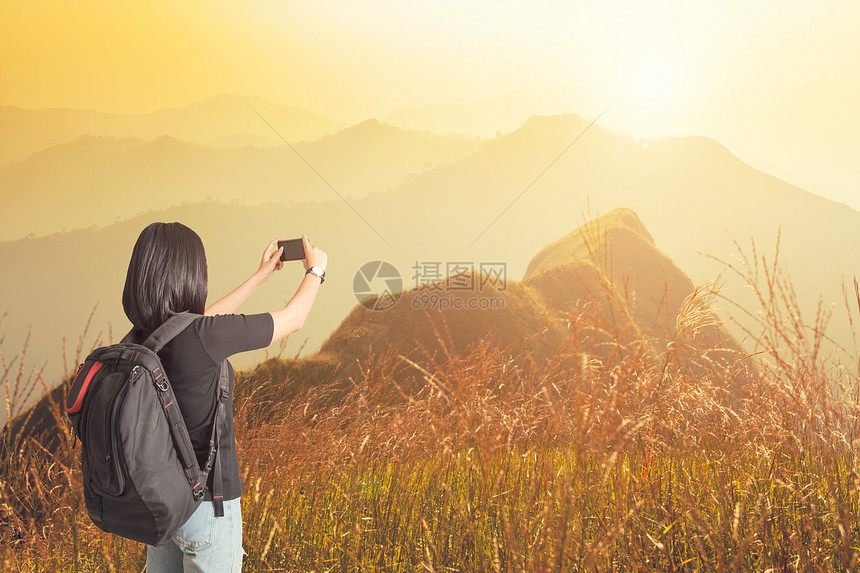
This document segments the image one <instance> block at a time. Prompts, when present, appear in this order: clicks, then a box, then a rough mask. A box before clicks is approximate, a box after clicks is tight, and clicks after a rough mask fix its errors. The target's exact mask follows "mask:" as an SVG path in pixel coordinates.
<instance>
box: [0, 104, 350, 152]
mask: <svg viewBox="0 0 860 573" xmlns="http://www.w3.org/2000/svg"><path fill="white" fill-rule="evenodd" d="M257 113H259V114H260V115H261V116H263V117H264V118H265V119H266V121H268V122H269V123H270V124H271V125H272V126H274V127H275V129H277V131H278V133H280V134H281V136H283V137H284V138H285V139H286V140H287V141H289V142H290V143H297V142H299V141H309V140H314V139H319V138H320V137H322V136H323V135H327V134H330V133H334V132H335V131H337V130H338V129H341V128H343V127H345V124H344V123H343V122H340V121H336V120H333V119H330V118H328V117H325V116H323V115H320V114H317V113H313V112H310V111H307V110H304V109H300V108H295V107H287V106H283V105H280V104H276V103H273V102H270V101H268V100H265V99H263V98H259V97H250V96H236V95H229V94H223V95H219V96H214V97H211V98H209V99H207V100H206V101H203V102H199V103H194V104H191V105H187V106H184V107H178V108H170V109H161V110H158V111H154V112H151V113H142V114H111V113H102V112H97V111H91V110H83V109H63V108H57V109H24V108H20V107H15V106H0V165H4V164H8V163H11V162H13V161H18V160H21V159H24V158H25V157H27V156H29V155H30V154H32V153H35V152H37V151H39V150H41V149H44V148H46V147H48V146H51V145H57V144H61V143H68V142H70V141H74V140H75V139H77V138H79V137H81V136H83V135H94V136H110V137H139V138H142V139H153V138H155V137H159V136H162V135H169V136H172V137H175V138H178V139H184V140H187V141H190V142H193V143H198V144H209V143H215V142H217V143H218V144H219V145H241V144H244V142H246V141H248V138H249V137H253V138H254V140H255V141H257V142H260V141H265V142H268V143H269V144H271V145H280V144H281V143H282V142H281V140H280V138H279V137H278V135H277V134H275V133H274V132H273V131H272V129H271V128H270V127H269V126H268V125H266V123H265V122H264V121H263V120H261V119H260V116H258V115H257Z"/></svg>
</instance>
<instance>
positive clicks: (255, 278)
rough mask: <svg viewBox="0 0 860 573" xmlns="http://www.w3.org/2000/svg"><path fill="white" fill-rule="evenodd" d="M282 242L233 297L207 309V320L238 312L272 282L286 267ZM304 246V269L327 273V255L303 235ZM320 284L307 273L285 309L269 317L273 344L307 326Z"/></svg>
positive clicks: (269, 251)
mask: <svg viewBox="0 0 860 573" xmlns="http://www.w3.org/2000/svg"><path fill="white" fill-rule="evenodd" d="M280 240H283V238H282V237H279V238H277V239H275V240H273V241H272V242H271V243H269V244H268V245H267V246H266V250H265V251H264V252H263V258H262V260H261V261H260V268H258V269H257V271H256V272H255V273H254V274H253V275H251V277H250V278H248V280H246V281H245V282H243V283H242V284H241V285H239V286H238V287H236V288H235V289H234V290H233V291H232V292H231V293H230V294H228V295H226V296H225V297H223V298H221V299H220V300H218V301H217V302H215V303H213V304H212V305H211V306H209V308H207V309H206V315H207V316H214V315H216V314H233V313H236V312H238V311H239V309H240V308H241V307H242V305H243V304H245V302H246V301H247V300H248V299H249V298H251V295H252V294H254V292H255V291H256V290H257V288H259V286H260V285H261V284H263V283H264V282H266V281H267V280H269V278H270V277H271V276H272V274H273V273H274V272H275V271H279V270H281V269H282V268H283V267H284V263H283V262H282V261H281V252H282V249H279V248H278V241H280ZM302 244H303V245H304V248H305V258H304V259H302V265H303V266H304V268H305V270H307V269H309V268H310V267H313V266H316V267H320V268H322V269H323V270H325V268H326V265H327V263H328V255H326V253H325V251H323V250H322V249H320V248H319V247H317V246H311V245H310V244H309V242H308V237H307V235H302ZM320 284H322V281H321V280H320V278H319V277H317V276H316V275H314V274H308V273H305V275H304V276H303V277H302V282H301V283H300V284H299V288H298V289H297V290H296V293H295V294H294V295H293V296H292V298H291V299H290V300H289V301H288V302H287V304H286V305H285V306H284V307H283V308H281V309H278V310H276V311H274V312H271V313H270V314H271V315H272V320H273V322H274V332H273V335H272V342H277V341H278V340H281V339H282V338H284V337H285V336H287V335H288V334H291V333H293V332H295V331H297V330H299V329H300V328H301V327H302V326H303V325H304V323H305V319H307V317H308V314H309V313H310V311H311V307H312V306H313V304H314V300H316V296H317V291H318V290H319V288H320Z"/></svg>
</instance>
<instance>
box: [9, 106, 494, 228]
mask: <svg viewBox="0 0 860 573" xmlns="http://www.w3.org/2000/svg"><path fill="white" fill-rule="evenodd" d="M257 119H258V121H259V118H257ZM267 129H268V127H267ZM483 143H484V142H483V141H481V140H478V139H475V138H470V139H462V138H452V137H444V136H438V135H432V134H429V133H426V132H414V131H404V130H401V129H399V128H396V127H391V126H388V125H384V124H381V123H380V122H378V121H377V120H368V121H365V122H363V123H360V124H358V125H355V126H352V127H349V128H347V129H344V130H340V131H337V132H336V133H333V134H331V135H327V136H325V137H322V138H320V139H318V140H316V141H312V142H306V143H296V144H295V145H294V146H293V147H294V148H295V150H296V151H297V152H298V154H299V155H297V153H296V151H293V149H290V148H289V147H288V146H286V145H284V144H283V142H280V145H277V146H270V147H266V148H259V147H248V146H245V147H238V148H222V147H207V146H200V145H198V144H194V143H191V142H188V141H185V140H179V139H177V138H175V137H173V136H169V135H160V136H158V137H155V138H153V139H149V140H146V139H141V138H114V137H107V136H99V137H96V136H91V135H86V136H81V137H79V138H77V139H75V140H74V141H71V142H69V143H63V144H58V145H54V146H51V147H49V148H47V149H45V150H42V151H39V152H37V153H35V154H34V155H32V156H30V157H29V158H27V159H24V160H22V161H19V162H17V163H14V164H11V165H7V166H3V167H0V198H2V201H3V204H4V211H5V213H4V214H5V216H6V221H5V224H4V225H3V227H2V228H0V240H10V239H17V238H21V237H24V236H27V235H29V234H31V233H32V234H35V235H44V234H47V233H50V232H55V231H57V230H58V229H64V228H65V229H68V230H72V229H76V228H86V227H90V226H92V225H98V226H104V225H106V224H109V223H112V222H114V221H116V220H117V219H126V218H129V217H131V216H134V215H137V214H138V213H140V212H141V211H143V210H145V209H163V208H167V207H171V206H173V205H175V204H177V203H179V202H180V201H184V202H190V203H195V202H199V201H206V200H219V201H224V202H239V203H245V204H257V205H259V204H265V203H273V204H278V203H280V204H289V203H295V202H307V201H330V200H332V199H334V198H337V194H340V195H343V196H345V197H351V198H356V197H362V196H365V195H367V194H368V193H371V192H381V191H385V190H387V189H389V188H391V187H394V186H396V185H398V184H401V183H403V182H404V181H406V180H408V179H409V178H410V177H414V176H415V175H417V174H419V173H421V172H422V171H425V170H427V169H432V168H434V167H437V166H438V165H441V164H445V163H448V162H451V161H455V160H457V159H460V158H462V157H464V156H467V155H470V154H471V153H473V152H474V151H475V150H476V149H478V148H479V147H480V146H481V145H483ZM306 162H307V163H306ZM314 170H316V172H315V171H314ZM317 173H319V174H320V175H322V177H323V178H324V179H325V181H323V179H322V178H320V175H318V174H317ZM327 183H328V184H330V185H332V186H333V187H334V189H335V190H336V191H337V194H336V193H335V192H333V191H332V189H331V188H329V187H328V185H327Z"/></svg>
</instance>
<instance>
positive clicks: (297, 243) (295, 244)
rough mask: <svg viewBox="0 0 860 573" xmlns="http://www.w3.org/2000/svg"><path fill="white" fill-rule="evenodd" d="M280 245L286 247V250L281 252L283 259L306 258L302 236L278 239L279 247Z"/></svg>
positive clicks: (297, 259) (295, 259)
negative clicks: (286, 239) (283, 239)
mask: <svg viewBox="0 0 860 573" xmlns="http://www.w3.org/2000/svg"><path fill="white" fill-rule="evenodd" d="M280 247H284V252H282V253H281V260H282V261H299V260H301V259H303V258H305V246H304V245H303V244H302V240H301V238H298V239H290V240H289V241H278V248H280Z"/></svg>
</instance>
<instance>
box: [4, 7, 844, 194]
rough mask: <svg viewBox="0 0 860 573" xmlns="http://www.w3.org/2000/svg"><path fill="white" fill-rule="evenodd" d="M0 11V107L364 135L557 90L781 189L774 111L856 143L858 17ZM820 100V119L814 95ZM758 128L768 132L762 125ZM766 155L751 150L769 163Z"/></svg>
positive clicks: (809, 10) (718, 10) (768, 11)
mask: <svg viewBox="0 0 860 573" xmlns="http://www.w3.org/2000/svg"><path fill="white" fill-rule="evenodd" d="M0 6H2V8H0V10H2V13H0V104H11V105H16V106H20V107H27V108H41V107H71V108H87V109H94V110H99V111H106V112H123V113H144V112H149V111H154V110H157V109H161V108H164V107H179V106H183V105H187V104H190V103H194V102H198V101H202V100H204V99H206V98H208V97H211V96H213V95H218V94H222V93H233V94H239V95H254V96H261V97H264V98H267V99H270V100H272V101H275V102H278V103H282V104H286V105H293V106H297V107H302V108H306V109H309V110H312V111H316V112H320V113H323V114H326V115H329V116H331V117H333V118H336V119H340V120H344V121H348V122H358V121H362V120H364V119H368V118H370V117H377V118H385V117H386V116H387V115H388V114H389V113H391V112H392V111H394V110H396V109H397V108H400V107H408V106H422V105H436V104H458V103H464V102H472V101H480V100H483V99H489V98H494V97H498V96H500V95H503V94H506V93H509V92H511V91H513V90H516V89H518V88H521V87H522V86H524V85H528V84H533V83H539V82H553V83H559V84H564V85H566V86H571V87H572V88H573V89H582V90H583V92H585V91H588V92H589V93H591V94H594V96H593V97H592V99H593V100H595V101H593V105H592V106H590V108H589V109H586V110H564V111H579V113H581V114H582V115H584V116H588V115H592V116H593V115H595V114H596V110H601V109H607V110H608V112H607V113H606V114H605V115H604V116H603V117H602V118H601V123H603V124H604V125H607V126H608V127H611V128H613V129H616V130H619V131H624V132H625V133H629V134H632V135H634V136H637V137H660V136H665V135H688V134H700V135H707V136H711V137H715V138H717V139H718V140H721V141H722V142H723V143H726V144H729V145H730V146H734V147H733V150H734V149H735V148H736V149H738V151H739V152H740V153H741V154H742V155H744V154H745V155H746V156H747V158H749V159H751V160H757V161H759V162H761V163H762V164H763V165H765V166H768V162H769V161H770V163H771V164H772V165H770V166H771V167H773V169H774V170H775V171H777V172H778V171H779V170H780V169H781V167H780V165H782V164H781V163H780V160H779V158H777V159H776V160H771V159H772V158H769V157H768V154H769V152H768V151H767V150H762V149H759V150H758V151H757V149H758V148H756V147H754V145H753V144H752V143H748V142H751V141H753V140H756V138H755V135H750V133H749V132H750V131H754V130H755V128H756V125H754V124H755V122H756V121H757V120H758V118H760V117H761V116H762V115H763V114H766V113H767V110H768V105H769V102H770V101H771V100H779V99H780V98H783V99H786V98H788V100H791V101H793V100H792V98H793V97H794V95H792V94H793V91H792V90H800V89H805V87H806V86H815V85H819V86H827V87H826V91H825V92H824V93H831V92H834V91H835V92H837V94H844V97H840V98H837V101H836V102H835V104H833V102H828V103H827V105H828V106H829V107H828V108H827V109H826V110H825V112H826V113H830V116H827V117H825V118H824V121H822V122H820V124H821V125H824V127H825V130H824V131H823V132H820V131H819V130H818V128H817V126H818V125H819V123H816V124H814V125H813V126H812V127H811V128H809V129H807V130H806V131H800V132H798V133H796V134H794V135H792V136H791V137H796V138H797V139H798V140H809V138H810V137H818V136H820V137H822V138H823V139H824V138H827V139H831V140H832V139H833V138H834V133H833V132H834V130H835V131H839V130H840V129H845V130H847V131H848V132H849V134H848V135H847V136H846V135H845V134H844V133H837V134H835V137H837V138H839V137H843V138H844V137H848V138H849V139H850V143H851V144H852V145H853V144H854V143H857V140H856V138H854V137H853V136H851V134H850V132H851V131H852V130H853V127H854V124H852V123H850V122H849V123H848V124H846V125H843V123H844V122H843V123H840V120H839V118H840V114H843V113H845V109H850V108H853V107H855V106H854V105H853V102H854V101H856V98H855V96H857V95H860V74H858V72H857V71H856V70H860V35H858V34H857V33H856V29H857V27H858V24H860V3H857V2H841V1H833V2H815V3H812V2H786V1H762V2H749V1H736V0H728V1H722V2H718V3H716V2H715V3H702V2H680V1H670V0H656V1H650V2H622V1H614V0H612V1H600V2H588V3H586V2H575V1H569V2H528V3H525V2H513V1H508V0H498V1H493V2H486V1H477V2H463V1H452V0H440V1H434V2H413V1H399V2H393V1H387V0H370V1H366V2H348V1H334V2H332V1H321V2H296V1H289V0H284V1H277V0H249V1H246V2H241V3H239V2H233V1H228V0H205V1H204V0H189V1H178V2H177V1H163V0H147V1H145V2H144V1H140V0H123V1H122V2H97V1H94V0H82V1H78V2H66V1H57V0H45V1H39V2H32V1H23V0H0ZM822 89H824V88H822ZM786 94H788V95H786ZM811 97H812V102H811V103H808V105H810V106H815V100H816V98H819V99H820V98H821V95H820V93H819V95H817V96H816V95H815V92H813V95H812V96H811ZM808 100H809V97H807V100H806V101H808ZM780 101H781V100H780ZM785 105H786V106H788V107H787V108H786V109H788V110H792V109H794V108H793V107H791V106H792V105H793V104H790V103H788V104H785ZM843 108H844V109H843ZM811 111H814V112H815V113H821V110H811ZM780 113H782V112H780ZM787 113H788V114H789V115H790V114H791V111H789V112H787ZM826 113H825V114H826ZM834 117H835V118H836V119H835V120H834V119H833V118H834ZM727 118H728V120H727ZM733 122H734V123H733ZM735 123H737V124H739V125H740V127H739V128H737V129H735V127H733V126H735ZM727 124H728V125H729V126H730V127H731V129H729V128H727V127H726V126H727ZM761 129H768V130H770V131H773V128H772V126H770V125H768V124H767V123H766V122H763V123H762V124H761ZM810 132H811V133H810ZM764 140H765V141H764V142H759V143H756V144H755V145H757V146H758V147H759V148H763V147H764V146H765V145H767V141H766V140H767V138H764ZM745 145H748V146H749V147H751V148H750V149H744V146H745ZM858 149H860V145H859V146H858ZM801 152H802V146H801V150H797V149H795V150H793V151H792V153H795V154H797V153H801ZM774 153H775V152H774ZM786 153H787V152H783V153H782V155H781V156H780V157H784V156H785V155H786ZM849 160H850V158H849V159H848V160H846V159H843V160H842V161H849ZM792 161H794V160H793V159H784V160H783V163H784V164H786V165H789V166H790V164H791V162H792ZM826 167H827V166H826V165H825V166H824V167H820V166H816V165H811V166H810V168H809V170H810V171H811V170H812V169H815V170H816V172H817V173H819V176H818V179H820V180H821V182H822V185H823V187H822V188H824V187H826V185H824V183H826V182H825V181H824V179H827V178H828V177H829V184H830V186H831V187H834V188H839V187H841V191H842V192H843V194H846V195H845V197H847V196H848V195H847V193H848V192H849V191H850V192H856V191H860V189H858V188H857V185H856V181H854V179H853V177H854V175H855V173H854V172H851V171H850V167H844V166H843V167H840V169H841V171H840V169H837V170H836V171H834V174H833V175H832V177H831V176H827V177H825V175H826V173H825V174H824V175H821V173H823V172H824V171H825V170H826V169H825V168H826ZM846 170H848V172H847V173H846ZM837 172H838V173H837ZM777 174H779V173H777ZM804 176H808V177H810V178H813V179H814V178H815V176H816V174H815V173H811V172H808V173H806V174H805V175H804V174H803V173H800V174H799V175H796V177H798V178H799V182H801V183H802V182H803V178H804ZM852 183H853V184H854V185H853V188H852V189H847V188H849V187H852ZM831 190H832V189H831ZM835 192H838V189H837V190H836V191H835ZM858 205H860V201H858Z"/></svg>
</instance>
